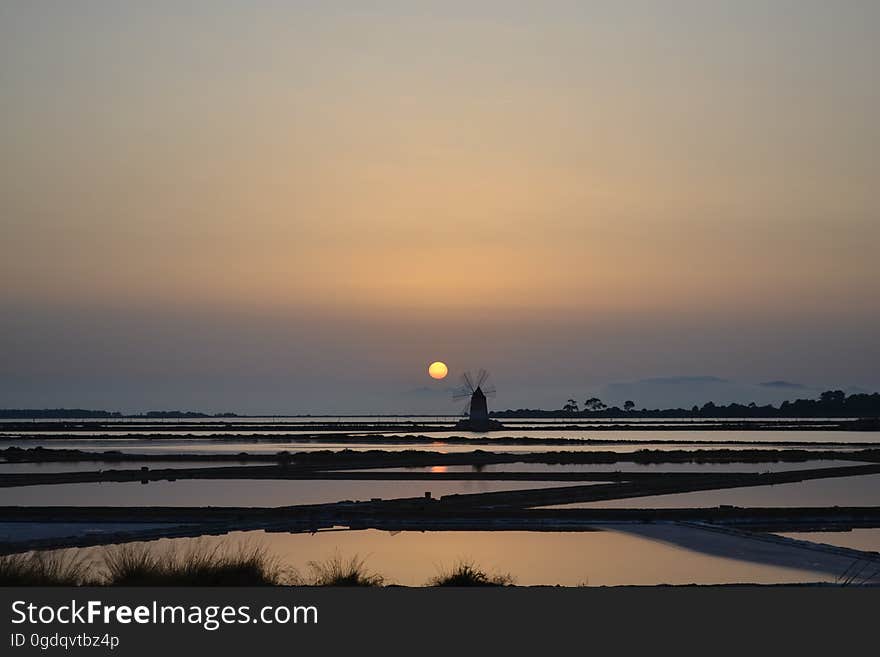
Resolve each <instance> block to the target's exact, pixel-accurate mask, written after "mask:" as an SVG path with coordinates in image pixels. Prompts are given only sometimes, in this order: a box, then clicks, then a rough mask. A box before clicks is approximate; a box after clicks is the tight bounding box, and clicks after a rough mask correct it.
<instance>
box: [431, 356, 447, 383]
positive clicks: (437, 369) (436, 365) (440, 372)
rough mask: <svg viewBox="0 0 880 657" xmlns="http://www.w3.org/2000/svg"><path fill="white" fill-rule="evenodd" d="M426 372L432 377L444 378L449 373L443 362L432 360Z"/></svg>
mask: <svg viewBox="0 0 880 657" xmlns="http://www.w3.org/2000/svg"><path fill="white" fill-rule="evenodd" d="M428 374H429V375H430V376H431V378H432V379H445V378H446V375H447V374H449V368H448V367H446V363H444V362H441V361H439V360H438V361H434V362H433V363H431V364H430V365H429V366H428Z"/></svg>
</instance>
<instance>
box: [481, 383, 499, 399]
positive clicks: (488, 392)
mask: <svg viewBox="0 0 880 657" xmlns="http://www.w3.org/2000/svg"><path fill="white" fill-rule="evenodd" d="M496 392H497V391H496V390H495V386H493V385H490V386H488V387H487V388H483V394H484V395H486V396H487V397H494V396H495V393H496Z"/></svg>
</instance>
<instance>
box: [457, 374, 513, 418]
mask: <svg viewBox="0 0 880 657" xmlns="http://www.w3.org/2000/svg"><path fill="white" fill-rule="evenodd" d="M488 379H489V373H488V372H487V371H486V370H480V371H479V372H477V374H476V375H474V374H471V373H470V372H465V373H464V374H462V376H461V386H459V387H458V388H456V390H455V391H454V392H453V393H452V398H453V399H466V400H467V402H466V403H465V406H464V408H463V409H462V411H461V414H462V415H467V419H466V420H461V421H460V422H459V423H458V424H456V425H455V426H456V427H458V428H460V429H469V430H471V431H489V430H490V429H500V428H501V423H500V422H498V421H497V420H490V419H489V406H488V404H487V402H486V398H487V397H494V396H495V386H493V385H491V384H489V383H488Z"/></svg>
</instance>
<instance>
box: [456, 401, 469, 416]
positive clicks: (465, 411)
mask: <svg viewBox="0 0 880 657" xmlns="http://www.w3.org/2000/svg"><path fill="white" fill-rule="evenodd" d="M458 414H459V415H464V416H465V417H467V416H469V415H470V414H471V400H470V399H468V400H467V403H466V404H465V405H464V407H463V408H462V409H461V411H459V413H458Z"/></svg>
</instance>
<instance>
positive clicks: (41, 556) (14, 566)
mask: <svg viewBox="0 0 880 657" xmlns="http://www.w3.org/2000/svg"><path fill="white" fill-rule="evenodd" d="M98 583H99V582H97V581H96V580H95V578H94V576H93V575H92V568H91V563H90V562H89V560H88V559H86V558H85V557H83V556H78V555H76V554H75V553H72V552H70V551H68V550H59V551H55V552H25V553H22V554H10V555H7V556H3V557H0V586H89V585H95V584H98Z"/></svg>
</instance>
